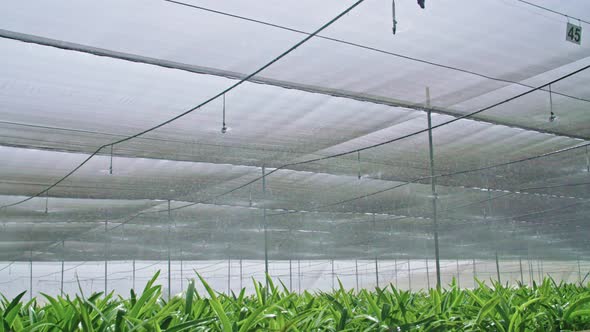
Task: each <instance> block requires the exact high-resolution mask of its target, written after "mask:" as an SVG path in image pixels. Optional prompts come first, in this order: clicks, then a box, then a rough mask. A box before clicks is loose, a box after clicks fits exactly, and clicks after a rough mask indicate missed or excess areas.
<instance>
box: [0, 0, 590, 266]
mask: <svg viewBox="0 0 590 332" xmlns="http://www.w3.org/2000/svg"><path fill="white" fill-rule="evenodd" d="M535 3H537V4H539V5H542V6H549V7H551V6H553V8H555V6H556V4H555V3H553V2H551V1H535ZM352 4H353V2H352V1H335V0H330V1H321V2H317V1H309V0H305V1H301V0H298V1H291V0H289V1H281V2H280V3H278V2H275V1H266V0H264V1H257V2H255V3H251V2H248V3H245V2H242V1H234V0H232V1H222V2H219V1H196V0H185V1H184V2H176V1H165V0H150V1H139V0H126V1H115V0H108V1H101V2H96V1H76V2H73V3H72V2H69V1H51V2H37V1H9V2H8V3H6V4H3V8H2V11H1V12H0V37H1V38H0V62H1V63H2V64H3V65H2V66H0V206H3V207H2V208H0V227H1V229H2V232H0V248H1V249H2V250H0V260H3V261H13V260H17V261H18V260H22V259H25V258H26V259H29V257H30V255H34V256H35V257H36V258H37V259H39V260H56V259H67V260H72V261H83V260H90V261H91V260H101V259H104V258H105V246H107V245H108V257H109V259H112V260H125V259H130V258H134V259H135V258H137V259H144V260H157V259H160V258H161V257H164V256H166V255H168V253H169V252H170V250H172V255H178V254H179V253H180V252H182V257H184V258H185V259H194V260H200V259H223V258H227V257H239V258H244V259H260V258H262V257H264V228H265V227H264V224H265V220H266V230H267V234H268V238H267V240H268V241H269V242H268V249H269V255H270V256H271V257H272V258H273V259H288V258H301V259H354V258H367V257H380V258H383V259H395V258H398V257H430V256H432V254H433V250H434V249H433V246H434V243H433V218H434V217H433V216H434V211H433V199H434V198H435V197H436V204H437V207H438V210H437V213H438V215H437V219H438V223H439V228H440V234H439V235H440V248H441V249H440V252H441V257H444V258H448V259H452V258H464V259H467V258H472V257H491V256H492V255H494V253H495V252H502V253H503V254H504V255H506V256H514V257H517V256H522V255H535V256H539V257H547V258H550V259H568V258H572V257H578V256H588V254H590V246H589V245H588V240H587V236H586V234H587V232H588V218H587V216H588V215H589V212H590V211H589V210H590V206H589V204H588V203H589V200H590V181H589V174H590V161H589V154H588V148H587V144H588V143H587V142H586V141H587V140H588V138H590V113H588V112H587V108H588V105H589V103H590V89H588V82H589V79H590V71H588V70H581V69H583V68H585V67H586V66H588V65H590V46H588V45H590V43H588V42H585V41H583V42H582V44H581V45H576V44H573V43H570V42H567V41H565V33H564V32H565V25H566V22H567V21H568V19H567V18H566V17H562V16H559V15H555V14H553V13H549V12H547V11H543V10H541V9H539V8H536V7H531V6H529V5H527V4H524V3H522V2H519V1H516V0H503V1H497V0H485V1H476V2H469V3H465V2H457V1H428V2H427V7H426V9H425V10H422V9H420V8H419V7H418V6H417V5H416V3H415V1H413V0H406V1H402V0H398V1H396V20H397V21H398V28H397V29H398V30H397V33H396V35H392V33H391V28H392V20H393V18H392V16H391V15H392V13H391V5H392V3H391V1H389V0H387V1H385V0H383V1H377V0H366V1H364V2H362V3H361V4H359V5H358V6H357V7H355V8H354V9H353V10H351V11H350V12H349V13H348V14H346V15H344V16H343V17H341V18H340V19H338V20H336V21H335V22H334V23H333V24H331V25H330V26H329V27H328V28H327V29H325V30H323V31H322V32H320V33H319V34H318V35H317V36H314V37H313V38H311V39H309V40H308V41H307V42H305V43H303V44H302V45H301V46H300V47H298V48H297V49H295V50H294V51H292V52H290V53H288V54H287V55H286V56H285V57H283V58H281V59H280V60H279V61H277V62H275V63H273V64H272V65H271V66H270V67H268V68H267V69H265V70H263V71H262V72H261V73H260V74H258V75H256V76H254V77H252V78H251V79H249V80H248V81H247V82H245V83H244V84H241V85H239V86H238V87H236V88H235V89H232V90H231V91H229V92H227V93H226V94H225V97H224V98H216V99H215V100H213V101H211V102H210V103H207V104H206V105H204V106H202V107H200V108H198V109H196V110H195V111H193V112H191V113H189V114H187V115H186V116H183V117H181V118H179V119H178V120H175V121H173V122H171V123H168V124H166V125H164V126H162V127H159V128H157V129H156V130H153V131H149V132H147V133H144V134H141V135H140V136H138V137H133V138H132V139H129V140H125V141H124V142H122V143H117V144H114V145H111V143H113V142H117V141H119V140H124V139H126V138H129V137H132V136H134V135H136V134H138V133H142V132H143V131H144V130H146V129H149V128H152V127H154V126H157V125H159V124H161V123H163V122H166V121H168V120H169V119H171V118H174V117H176V116H178V115H181V114H183V113H184V112H186V111H187V110H189V109H192V108H193V107H195V106H196V105H200V104H201V103H203V102H204V101H206V100H208V99H210V98H212V97H214V96H216V95H217V94H219V93H220V92H222V91H224V90H225V89H227V88H228V87H230V86H232V85H233V84H235V83H236V82H239V80H240V79H243V78H244V77H247V75H249V74H250V73H253V72H255V71H256V70H257V69H259V68H261V67H262V66H264V65H265V64H267V63H269V61H271V60H273V59H274V58H276V57H277V56H279V55H280V54H281V53H283V52H285V51H286V50H287V49H289V48H290V47H292V46H293V45H295V44H296V43H298V42H300V41H301V40H302V39H303V38H305V37H307V36H308V35H309V34H310V33H313V32H314V31H315V30H317V29H318V28H319V27H321V26H322V25H324V24H326V22H328V21H330V20H331V19H332V18H334V17H336V16H337V15H338V14H339V13H341V12H342V11H344V10H345V9H346V8H348V7H349V6H351V5H352ZM557 9H558V10H559V11H560V12H564V13H571V15H573V16H580V17H581V18H584V17H590V3H588V2H585V1H568V2H565V3H560V4H559V8H557ZM572 22H574V20H573V19H572ZM574 23H575V22H574ZM579 24H582V26H583V27H584V28H586V27H587V26H586V23H581V22H580V23H579ZM579 70H581V71H579ZM576 71H579V72H577V73H575V74H572V73H574V72H576ZM570 74H572V75H570ZM568 75H570V76H568ZM552 81H555V82H554V83H552V84H551V85H550V86H549V85H547V84H548V83H550V82H552ZM535 88H538V89H535ZM549 89H551V93H550V92H549ZM427 91H428V93H427ZM521 94H522V96H520V95H521ZM427 95H428V96H429V97H427ZM515 97H516V98H515ZM224 103H225V106H224ZM490 106H493V107H490ZM224 107H225V122H226V123H227V126H228V127H229V128H228V131H227V132H226V133H225V134H224V133H221V127H222V123H223V115H222V112H223V109H224ZM476 111H481V112H480V113H477V114H473V115H469V114H470V113H472V112H476ZM429 112H430V116H431V120H432V126H434V129H433V130H432V137H433V165H434V169H433V174H434V175H435V176H434V177H432V176H431V168H430V167H431V166H430V149H429V140H428V132H427V130H428V116H429V115H428V114H429ZM550 112H554V115H555V116H556V118H555V120H554V121H550V120H549V118H550V114H551V113H550ZM467 115H469V116H467ZM464 116H465V117H464ZM100 147H103V148H102V149H100V150H97V149H99V148H100ZM97 151H98V152H97ZM80 165H82V166H81V167H79V168H78V166H80ZM72 171H73V172H72ZM263 175H266V176H264V178H262V176H263ZM433 180H434V181H435V183H436V186H435V187H436V195H433V192H432V187H431V181H433ZM48 188H49V190H47V189H48ZM31 197H32V198H31ZM28 198H31V199H28Z"/></svg>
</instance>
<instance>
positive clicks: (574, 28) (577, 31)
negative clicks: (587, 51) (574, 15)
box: [565, 22, 582, 45]
mask: <svg viewBox="0 0 590 332" xmlns="http://www.w3.org/2000/svg"><path fill="white" fill-rule="evenodd" d="M565 40H567V41H570V42H572V43H574V44H578V45H580V44H581V43H582V26H581V25H575V24H571V23H570V22H567V28H566V30H565Z"/></svg>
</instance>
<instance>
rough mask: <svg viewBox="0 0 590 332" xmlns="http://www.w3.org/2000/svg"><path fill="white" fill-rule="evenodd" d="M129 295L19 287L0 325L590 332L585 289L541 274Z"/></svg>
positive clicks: (151, 286) (3, 308)
mask: <svg viewBox="0 0 590 332" xmlns="http://www.w3.org/2000/svg"><path fill="white" fill-rule="evenodd" d="M158 275H159V273H157V274H156V275H155V276H154V277H153V278H152V279H151V280H150V281H149V282H148V283H147V285H146V286H145V288H144V290H143V292H142V293H141V294H136V293H135V292H134V291H133V290H131V294H130V296H129V297H128V298H123V297H120V296H114V294H113V293H110V294H106V295H105V294H103V293H95V294H92V295H90V296H85V295H84V293H83V291H82V289H80V292H79V294H78V295H76V296H74V297H71V296H64V297H62V296H58V297H52V296H49V295H47V294H42V298H39V299H33V300H31V301H28V302H23V301H22V299H23V296H24V294H25V293H22V294H19V295H18V296H17V297H15V298H14V299H12V300H8V299H6V298H5V297H3V299H2V303H1V305H0V317H2V324H1V325H0V332H4V331H88V332H91V331H115V332H118V331H168V332H178V331H223V332H245V331H578V330H584V329H590V289H589V288H588V285H586V286H583V285H580V284H568V283H559V284H557V283H555V282H554V280H552V279H549V278H547V279H545V280H544V281H543V283H541V284H539V285H537V284H533V285H532V286H531V287H527V286H524V285H518V286H513V287H509V286H508V285H502V284H499V283H494V282H492V285H491V286H488V285H486V284H485V283H483V282H478V284H479V285H478V287H477V288H474V289H459V288H458V287H457V286H456V284H455V283H452V284H451V285H450V286H449V287H448V288H447V289H442V290H441V289H432V290H429V291H420V292H409V291H402V290H399V289H396V288H394V287H393V286H389V287H386V288H383V289H380V288H376V289H375V290H371V291H369V290H361V291H359V292H356V291H354V290H346V289H344V287H342V284H340V288H339V289H337V290H334V291H332V292H313V293H310V292H303V293H302V294H296V293H292V292H289V291H288V289H287V288H286V287H285V286H284V285H283V284H280V285H275V284H273V282H272V280H271V279H270V278H268V279H267V280H266V283H265V284H264V285H263V284H261V283H259V282H256V281H254V288H255V294H253V295H246V294H245V290H242V291H241V292H240V293H239V294H232V295H231V296H229V295H225V294H221V293H217V292H215V291H214V290H213V289H211V287H210V286H209V285H208V284H207V283H206V281H205V280H204V279H202V278H201V277H200V276H198V277H199V279H200V282H201V283H202V284H203V285H204V286H205V289H206V291H207V294H199V293H198V292H197V291H196V289H195V284H194V281H193V282H191V283H190V284H189V287H188V289H187V291H186V292H185V293H183V294H182V296H180V295H179V296H176V297H173V298H171V299H170V300H169V301H165V300H164V299H163V298H162V289H161V286H160V285H156V284H155V281H156V279H157V278H158Z"/></svg>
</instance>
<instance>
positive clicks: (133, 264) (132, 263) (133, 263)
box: [131, 258, 135, 290]
mask: <svg viewBox="0 0 590 332" xmlns="http://www.w3.org/2000/svg"><path fill="white" fill-rule="evenodd" d="M131 265H132V266H133V276H132V278H133V289H134V290H135V258H134V259H133V262H131Z"/></svg>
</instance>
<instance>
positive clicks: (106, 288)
mask: <svg viewBox="0 0 590 332" xmlns="http://www.w3.org/2000/svg"><path fill="white" fill-rule="evenodd" d="M108 225H109V221H108V220H105V221H104V295H105V296H106V295H107V294H108V276H107V272H108V265H109V264H108V256H109V247H108Z"/></svg>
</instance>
